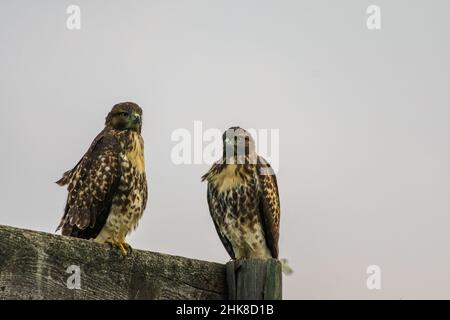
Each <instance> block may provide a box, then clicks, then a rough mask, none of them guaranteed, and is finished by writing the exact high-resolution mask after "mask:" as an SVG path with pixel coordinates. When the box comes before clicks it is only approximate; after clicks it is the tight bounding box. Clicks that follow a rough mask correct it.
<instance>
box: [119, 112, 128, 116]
mask: <svg viewBox="0 0 450 320" xmlns="http://www.w3.org/2000/svg"><path fill="white" fill-rule="evenodd" d="M119 116H122V117H128V112H119Z"/></svg>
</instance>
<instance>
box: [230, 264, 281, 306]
mask: <svg viewBox="0 0 450 320" xmlns="http://www.w3.org/2000/svg"><path fill="white" fill-rule="evenodd" d="M227 284H228V299H229V300H281V299H282V290H281V289H282V276H281V263H280V261H278V260H276V259H270V260H262V259H248V260H237V261H230V262H228V263H227Z"/></svg>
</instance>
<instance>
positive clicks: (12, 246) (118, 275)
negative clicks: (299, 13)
mask: <svg viewBox="0 0 450 320" xmlns="http://www.w3.org/2000/svg"><path fill="white" fill-rule="evenodd" d="M71 265H76V266H79V267H80V270H81V289H69V288H68V287H67V284H66V283H67V279H68V278H69V276H70V275H71V274H69V273H67V272H66V270H67V268H68V267H69V266H71ZM227 297H228V293H227V279H226V268H225V266H224V265H222V264H218V263H213V262H207V261H200V260H196V259H188V258H184V257H178V256H171V255H167V254H161V253H155V252H148V251H141V250H133V251H132V253H131V254H130V255H128V256H126V257H125V258H124V257H121V256H120V255H119V254H118V253H117V251H116V250H114V249H111V248H110V247H109V246H108V245H100V244H97V243H93V242H91V241H86V240H80V239H75V238H70V237H63V236H58V235H52V234H48V233H43V232H36V231H29V230H23V229H17V228H13V227H7V226H0V299H201V300H207V299H219V300H221V299H226V298H227Z"/></svg>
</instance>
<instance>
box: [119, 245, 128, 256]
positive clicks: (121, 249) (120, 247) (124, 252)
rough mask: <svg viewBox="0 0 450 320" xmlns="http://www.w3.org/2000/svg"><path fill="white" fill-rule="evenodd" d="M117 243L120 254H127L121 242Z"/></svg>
mask: <svg viewBox="0 0 450 320" xmlns="http://www.w3.org/2000/svg"><path fill="white" fill-rule="evenodd" d="M117 245H118V247H119V249H120V251H122V255H124V256H126V255H127V250H126V249H125V247H124V245H123V242H119V243H118V244H117Z"/></svg>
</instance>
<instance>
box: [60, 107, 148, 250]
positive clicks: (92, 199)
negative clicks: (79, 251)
mask: <svg viewBox="0 0 450 320" xmlns="http://www.w3.org/2000/svg"><path fill="white" fill-rule="evenodd" d="M141 128H142V109H141V108H140V107H139V106H138V105H137V104H135V103H132V102H124V103H119V104H116V105H115V106H114V107H113V108H112V110H111V112H110V113H109V114H108V116H107V117H106V123H105V128H104V129H103V130H102V131H101V132H100V133H99V134H98V136H97V137H96V138H95V140H94V142H92V144H91V146H90V148H89V150H88V151H87V152H86V154H85V155H84V156H83V158H81V160H80V161H79V162H78V164H77V165H76V166H75V168H73V169H72V170H70V171H67V172H66V173H64V175H63V177H62V178H61V179H60V180H59V181H57V184H59V185H60V186H64V185H68V187H67V189H68V191H69V194H68V197H67V204H66V208H65V210H64V216H63V217H62V219H61V223H60V224H59V226H58V228H57V231H58V230H59V229H60V228H62V234H63V235H66V236H72V237H76V238H82V239H93V240H94V241H96V242H99V243H109V244H111V245H112V246H114V247H117V248H119V249H120V250H121V252H122V254H123V255H126V254H127V249H129V248H130V247H129V246H128V245H127V244H126V243H125V237H126V236H127V234H128V233H129V232H130V231H132V230H134V229H135V228H136V227H137V225H138V221H139V219H140V218H141V216H142V213H143V212H144V210H145V206H146V203H147V180H146V176H145V162H144V141H143V139H142V136H141Z"/></svg>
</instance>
